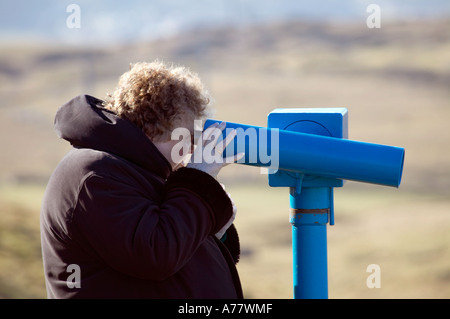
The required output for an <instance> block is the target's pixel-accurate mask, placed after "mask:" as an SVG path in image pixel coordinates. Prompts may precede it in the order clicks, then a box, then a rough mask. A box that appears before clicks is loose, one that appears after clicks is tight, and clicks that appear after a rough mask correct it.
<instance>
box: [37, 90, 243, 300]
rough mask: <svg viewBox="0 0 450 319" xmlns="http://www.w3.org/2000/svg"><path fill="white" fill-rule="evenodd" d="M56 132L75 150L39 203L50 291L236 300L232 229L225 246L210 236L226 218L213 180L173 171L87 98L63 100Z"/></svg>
mask: <svg viewBox="0 0 450 319" xmlns="http://www.w3.org/2000/svg"><path fill="white" fill-rule="evenodd" d="M55 129H56V131H57V133H58V135H59V136H60V137H61V138H63V139H66V140H67V141H69V142H70V143H71V144H72V145H73V149H72V150H71V151H70V152H69V153H68V154H67V155H66V156H65V157H64V159H63V160H62V161H61V162H60V163H59V164H58V166H57V168H56V169H55V171H54V172H53V174H52V176H51V178H50V180H49V183H48V185H47V189H46V192H45V195H44V199H43V204H42V208H41V241H42V253H43V263H44V272H45V281H46V287H47V294H48V297H49V298H242V290H241V285H240V280H239V277H238V274H237V270H236V267H235V263H236V262H237V260H238V257H239V241H238V237H237V232H236V229H235V228H234V226H232V227H230V228H229V230H228V232H227V237H226V240H225V243H222V242H221V241H220V240H218V239H217V238H216V237H215V236H214V234H215V233H216V232H217V231H219V230H220V229H221V228H222V227H223V226H224V225H225V224H226V222H227V221H228V220H229V219H230V217H231V215H232V204H231V201H230V199H229V197H228V196H227V194H226V193H225V191H224V190H223V188H222V187H221V185H220V184H219V183H218V182H217V181H216V180H215V179H214V178H212V177H211V176H210V175H208V174H206V173H203V172H201V171H198V170H195V169H191V168H181V169H179V170H177V171H175V172H172V170H171V167H170V164H169V163H168V161H167V160H166V159H165V158H164V156H163V155H162V154H161V153H160V152H159V151H158V149H157V148H156V147H155V146H154V144H153V143H152V142H151V141H150V140H149V139H148V138H147V137H146V136H145V134H144V133H143V132H142V131H141V130H140V129H139V128H137V127H136V126H135V125H133V124H132V123H131V122H129V121H127V120H124V119H121V118H119V117H117V116H116V115H114V113H113V112H110V111H108V110H106V109H104V108H102V107H101V101H100V100H98V99H96V98H94V97H91V96H87V95H83V96H79V97H76V98H74V99H73V100H71V101H70V102H68V103H67V104H65V105H63V106H62V107H61V108H60V109H59V110H58V112H57V114H56V118H55ZM227 246H228V247H227ZM69 265H73V266H70V267H69ZM77 270H79V271H78V272H77Z"/></svg>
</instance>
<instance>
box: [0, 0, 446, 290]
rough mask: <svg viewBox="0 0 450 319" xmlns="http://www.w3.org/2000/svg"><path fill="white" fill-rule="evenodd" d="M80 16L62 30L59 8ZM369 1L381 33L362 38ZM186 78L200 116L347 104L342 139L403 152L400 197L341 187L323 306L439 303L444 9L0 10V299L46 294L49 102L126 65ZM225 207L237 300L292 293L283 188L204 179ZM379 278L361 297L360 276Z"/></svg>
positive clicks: (252, 175) (90, 88)
mask: <svg viewBox="0 0 450 319" xmlns="http://www.w3.org/2000/svg"><path fill="white" fill-rule="evenodd" d="M71 3H75V4H78V5H79V8H80V9H81V15H80V18H81V20H80V28H69V27H68V25H67V19H68V18H69V16H70V15H71V12H66V9H67V7H68V6H69V4H71ZM370 3H375V4H377V5H379V8H380V10H381V11H380V14H381V15H380V18H381V28H369V27H368V26H367V24H366V19H367V18H368V17H369V16H370V15H371V12H367V7H368V5H369V4H370ZM154 59H162V60H164V61H168V62H174V63H175V64H181V65H186V66H188V67H190V68H191V69H192V70H193V71H195V72H197V73H199V74H200V76H201V78H202V79H203V81H204V82H205V84H206V86H207V87H208V88H209V91H210V93H211V94H212V95H213V97H214V104H213V106H214V108H215V110H216V111H215V118H217V119H222V120H228V121H234V122H242V123H248V124H254V125H265V124H266V118H267V114H268V113H269V112H270V111H271V110H272V109H274V108H277V107H346V108H348V112H349V138H351V139H354V140H361V141H366V142H373V143H379V144H388V145H395V146H401V147H404V148H405V149H406V159H405V166H404V174H403V181H402V185H401V187H400V188H399V189H395V188H389V187H381V186H374V185H366V184H361V183H354V182H347V183H346V184H345V186H344V187H343V188H341V189H336V190H335V219H336V225H335V226H332V227H329V228H328V258H329V263H328V266H329V271H328V272H329V295H330V298H449V297H450V232H449V230H450V196H449V194H450V129H449V121H450V3H449V2H448V1H444V0H443V1H426V0H416V1H381V0H379V1H362V0H361V1H357V0H353V1H337V0H335V1H332V0H326V1H325V0H320V1H288V0H282V1H268V0H265V1H256V0H216V1H206V0H198V1H189V2H188V1H181V0H164V1H161V0H154V1H139V0H130V1H126V2H125V1H105V0H102V1H86V0H83V1H81V0H80V1H72V2H70V1H55V0H54V1H50V0H41V1H30V0H29V1H25V0H24V1H6V0H0V298H46V293H45V284H44V279H43V270H42V259H41V250H40V249H41V248H40V234H39V209H40V203H41V198H42V195H43V192H44V190H45V186H46V183H47V180H48V178H49V176H50V174H51V172H52V170H53V169H54V168H55V166H56V165H57V163H58V162H59V160H60V159H61V158H62V157H63V156H64V154H65V153H66V152H67V151H68V150H69V148H70V147H69V145H68V143H66V142H65V141H61V140H58V138H57V136H56V134H55V133H54V131H53V118H54V115H55V112H56V110H57V109H58V107H59V106H60V105H62V104H63V103H65V102H67V101H68V100H70V99H71V98H73V97H74V96H76V95H79V94H91V95H94V96H96V97H99V98H104V96H105V95H106V93H107V92H111V91H113V90H114V87H115V85H116V82H117V79H118V77H119V76H120V75H121V74H122V73H123V72H125V71H127V69H128V65H129V63H132V62H138V61H152V60H154ZM219 178H220V179H221V181H222V182H224V183H225V184H226V185H227V190H228V191H229V192H230V193H231V195H232V196H233V198H234V200H235V202H236V204H237V206H238V216H237V218H236V225H237V228H238V230H239V231H240V237H241V245H242V258H241V262H240V263H239V264H238V269H239V271H240V274H241V279H242V283H243V288H244V293H245V296H246V297H247V298H291V297H292V289H293V288H292V253H291V226H290V224H289V202H288V190H287V189H284V188H283V189H279V188H269V187H268V185H267V176H265V175H260V172H259V169H257V168H251V167H244V166H240V165H231V166H229V167H227V168H226V169H224V170H223V172H222V173H221V175H220V176H219ZM370 264H378V265H379V266H380V268H381V288H372V289H370V288H368V287H367V285H366V279H367V277H368V276H369V275H370V273H368V272H366V269H367V266H368V265H370Z"/></svg>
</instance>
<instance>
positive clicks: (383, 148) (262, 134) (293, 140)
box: [204, 108, 405, 298]
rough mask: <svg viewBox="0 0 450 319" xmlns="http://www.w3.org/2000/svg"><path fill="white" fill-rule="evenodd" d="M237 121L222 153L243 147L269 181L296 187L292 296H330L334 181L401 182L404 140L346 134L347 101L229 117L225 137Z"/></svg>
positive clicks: (292, 194) (292, 191)
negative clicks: (251, 121) (245, 119)
mask: <svg viewBox="0 0 450 319" xmlns="http://www.w3.org/2000/svg"><path fill="white" fill-rule="evenodd" d="M215 122H221V121H217V120H211V119H209V120H207V121H206V122H205V125H204V128H207V127H209V126H210V125H212V124H213V123H215ZM231 129H236V132H237V135H236V138H235V140H234V143H230V144H229V145H228V147H227V148H226V149H225V151H224V153H223V156H224V157H226V156H229V155H231V154H237V153H239V152H245V156H244V157H243V158H242V159H241V160H239V161H238V163H239V164H244V165H251V166H259V167H266V168H267V170H268V180H269V185H270V186H272V187H289V188H290V206H291V217H290V221H291V223H292V226H293V228H292V238H293V239H292V240H293V261H294V268H293V269H294V298H328V274H327V239H326V225H327V224H328V222H330V225H333V224H334V209H333V188H334V187H341V186H343V183H344V180H352V181H358V182H364V183H371V184H379V185H384V186H393V187H399V186H400V182H401V177H402V171H403V163H404V156H405V150H404V148H400V147H394V146H388V145H380V144H373V143H365V142H359V141H352V140H348V139H347V136H348V132H347V130H348V111H347V109H346V108H307V109H304V108H292V109H275V110H273V111H272V112H271V113H270V114H269V116H268V127H267V128H265V127H259V126H251V125H244V124H239V123H231V122H227V123H226V130H225V131H224V133H223V136H222V137H224V136H226V134H227V133H228V132H229V130H231Z"/></svg>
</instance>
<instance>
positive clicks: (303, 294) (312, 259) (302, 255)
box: [290, 187, 332, 299]
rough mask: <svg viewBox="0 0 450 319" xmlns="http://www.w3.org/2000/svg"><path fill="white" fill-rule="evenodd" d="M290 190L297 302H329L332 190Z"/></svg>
mask: <svg viewBox="0 0 450 319" xmlns="http://www.w3.org/2000/svg"><path fill="white" fill-rule="evenodd" d="M298 191H299V190H298V189H296V188H295V187H291V188H290V205H291V216H290V222H291V224H292V253H293V255H292V256H293V274H294V277H293V285H294V298H295V299H326V298H328V266H327V265H328V262H327V224H328V220H329V217H328V216H329V214H330V207H329V205H330V192H331V191H332V189H331V188H329V187H311V188H310V187H306V188H302V189H301V190H300V193H299V192H298Z"/></svg>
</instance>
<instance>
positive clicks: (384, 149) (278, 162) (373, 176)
mask: <svg viewBox="0 0 450 319" xmlns="http://www.w3.org/2000/svg"><path fill="white" fill-rule="evenodd" d="M215 122H218V123H220V122H222V121H218V120H212V119H208V120H207V121H206V122H205V125H204V128H205V129H206V128H208V127H209V126H210V125H212V124H213V123H215ZM230 129H236V132H237V135H236V138H235V141H234V143H230V145H229V146H228V147H227V149H226V150H225V152H224V157H225V156H229V155H231V154H230V153H233V154H237V153H239V152H242V151H244V152H245V154H246V155H245V157H244V158H242V159H241V160H240V161H238V163H240V164H244V165H252V166H260V167H269V168H270V169H271V170H277V169H281V170H286V171H291V172H296V173H302V174H307V175H313V176H322V177H327V178H336V179H345V180H352V181H358V182H364V183H372V184H380V185H385V186H393V187H398V186H399V185H400V182H401V177H402V172H403V162H404V154H405V150H404V148H400V147H395V146H388V145H380V144H372V143H365V142H359V141H353V140H348V139H342V138H335V137H328V136H321V135H315V134H307V133H299V132H293V131H287V130H279V129H276V128H272V129H271V128H265V127H259V126H252V125H244V124H239V123H232V122H226V129H225V130H224V133H223V136H225V135H226V134H227V133H228V132H229V130H230ZM269 172H270V170H269Z"/></svg>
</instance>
